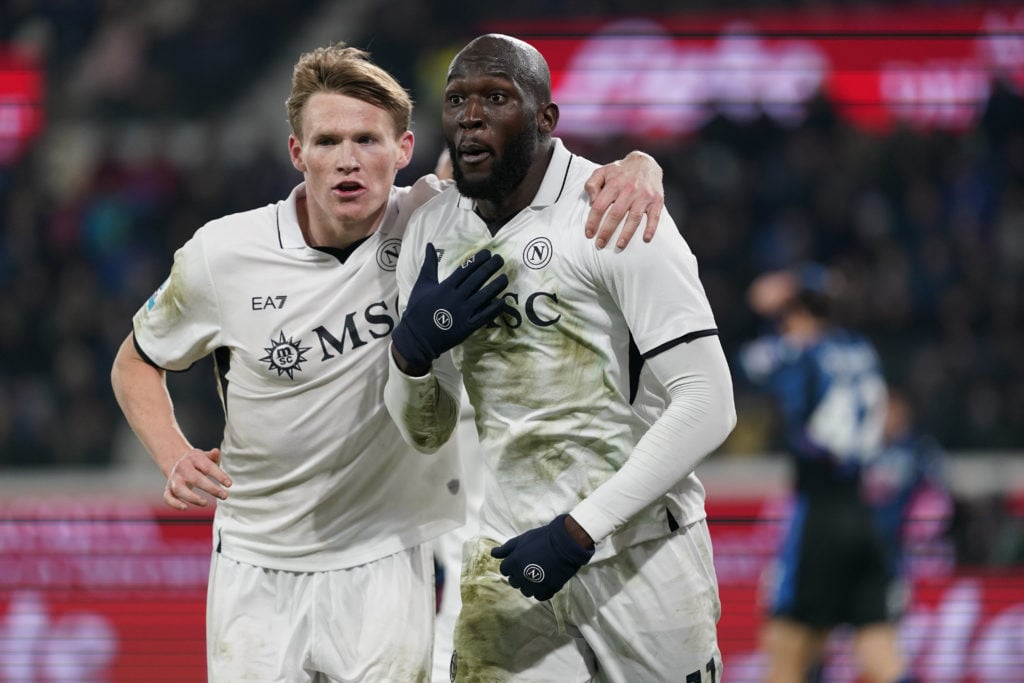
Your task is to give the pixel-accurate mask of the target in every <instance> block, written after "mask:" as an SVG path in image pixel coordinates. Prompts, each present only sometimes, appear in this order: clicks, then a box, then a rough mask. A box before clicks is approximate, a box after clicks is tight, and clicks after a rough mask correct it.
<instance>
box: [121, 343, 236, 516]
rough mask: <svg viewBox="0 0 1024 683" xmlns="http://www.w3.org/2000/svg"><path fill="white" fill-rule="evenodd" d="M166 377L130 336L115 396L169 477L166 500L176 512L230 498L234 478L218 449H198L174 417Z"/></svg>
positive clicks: (144, 443)
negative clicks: (226, 469)
mask: <svg viewBox="0 0 1024 683" xmlns="http://www.w3.org/2000/svg"><path fill="white" fill-rule="evenodd" d="M165 375H166V373H165V372H163V371H162V370H159V369H158V368H155V367H153V366H152V365H150V364H149V363H147V362H146V361H145V359H143V358H142V356H140V355H139V352H138V351H137V350H136V349H135V342H134V337H133V335H132V334H129V335H128V337H127V338H126V339H125V340H124V342H122V344H121V348H120V349H118V352H117V356H116V358H115V359H114V365H113V368H112V369H111V371H110V383H111V386H112V387H113V389H114V397H115V398H116V399H117V403H118V405H119V406H121V411H122V412H123V413H124V416H125V418H126V419H127V420H128V424H129V425H130V426H131V428H132V431H133V432H135V434H136V436H138V438H139V440H140V441H141V442H142V445H143V446H145V447H146V450H147V451H149V454H150V455H151V456H152V458H153V460H154V461H155V462H156V464H157V466H158V467H159V468H160V471H161V472H163V473H164V476H166V477H167V485H166V487H165V488H164V495H163V499H164V502H165V503H166V504H167V505H168V506H170V507H172V508H175V509H177V510H187V509H188V507H189V505H197V506H199V507H205V506H206V505H207V502H208V498H207V497H206V496H204V495H203V494H202V493H201V492H205V493H208V494H209V495H211V496H215V497H217V498H227V496H228V492H227V487H229V486H231V479H230V478H229V477H228V475H227V474H226V473H225V472H224V470H222V469H221V468H220V465H219V461H220V450H219V449H217V448H214V449H212V450H208V451H204V450H202V449H199V448H194V447H193V446H192V445H191V444H190V443H189V442H188V439H186V438H185V435H184V434H183V433H182V431H181V428H180V427H179V425H178V422H177V420H176V419H175V417H174V406H173V404H172V402H171V397H170V394H169V393H168V392H167V384H166V381H165Z"/></svg>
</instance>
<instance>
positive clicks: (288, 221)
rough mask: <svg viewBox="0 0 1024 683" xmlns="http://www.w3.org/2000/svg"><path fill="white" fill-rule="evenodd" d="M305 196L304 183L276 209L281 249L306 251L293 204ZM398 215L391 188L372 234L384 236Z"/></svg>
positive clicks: (393, 191)
mask: <svg viewBox="0 0 1024 683" xmlns="http://www.w3.org/2000/svg"><path fill="white" fill-rule="evenodd" d="M305 196H306V183H305V182H301V183H299V184H298V185H296V186H295V187H294V188H293V189H292V191H291V194H289V195H288V198H287V199H285V200H284V202H282V203H281V204H279V205H278V207H277V237H278V240H279V241H280V243H281V248H282V249H306V248H307V247H308V246H309V245H307V244H306V238H305V237H303V236H302V228H300V227H299V212H298V209H296V208H295V204H296V202H297V201H298V199H299V197H305ZM397 215H398V202H396V201H395V188H394V187H392V188H391V194H390V195H389V196H388V205H387V208H385V209H384V216H383V217H382V218H381V223H380V226H378V228H377V230H375V231H374V232H373V233H372V234H374V235H376V234H381V235H386V234H387V233H388V232H389V231H390V230H391V226H393V225H394V223H395V217H396V216H397Z"/></svg>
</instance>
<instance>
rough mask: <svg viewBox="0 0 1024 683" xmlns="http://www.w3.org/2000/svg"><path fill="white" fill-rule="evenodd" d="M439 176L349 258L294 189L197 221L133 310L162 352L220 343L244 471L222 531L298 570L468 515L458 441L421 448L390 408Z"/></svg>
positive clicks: (232, 437)
mask: <svg viewBox="0 0 1024 683" xmlns="http://www.w3.org/2000/svg"><path fill="white" fill-rule="evenodd" d="M443 187H444V184H443V183H441V182H440V181H438V180H437V179H436V178H435V177H434V176H428V177H427V178H425V179H421V180H420V181H418V182H417V183H416V185H414V186H413V187H411V188H394V189H392V192H391V198H390V201H389V203H388V207H387V212H386V216H385V218H384V219H383V222H382V225H381V227H380V228H379V229H378V230H377V231H376V232H375V233H374V234H373V235H371V236H370V237H369V238H367V239H366V241H365V242H363V243H362V244H361V245H359V246H358V247H357V248H356V249H355V250H354V251H353V252H352V253H351V254H350V255H349V257H348V258H347V259H346V260H345V262H344V263H341V262H340V261H339V260H338V259H337V258H335V257H334V256H332V255H329V254H327V253H325V252H323V251H319V250H317V249H313V248H311V247H309V246H307V245H306V242H305V240H304V239H303V237H302V233H301V231H300V229H299V223H298V219H297V216H296V208H295V200H296V197H297V196H298V195H299V193H302V192H304V191H305V189H304V186H303V185H299V186H298V187H296V188H295V190H293V191H292V193H291V195H290V196H289V197H288V198H287V199H286V200H284V201H281V202H278V203H276V204H271V205H268V206H265V207H263V208H259V209H255V210H252V211H247V212H244V213H239V214H234V215H230V216H226V217H224V218H221V219H219V220H215V221H212V222H210V223H208V224H207V225H205V226H203V227H202V228H200V229H199V230H198V231H197V232H196V234H195V235H194V236H193V237H192V239H190V240H189V241H188V242H187V243H186V244H185V245H184V246H183V247H182V248H181V249H179V250H178V252H177V253H176V254H175V257H174V265H173V268H172V270H171V274H170V277H169V278H168V279H167V281H166V282H164V284H163V285H161V287H160V288H159V289H158V290H157V292H156V293H155V294H154V295H153V296H152V298H150V300H149V301H148V302H147V303H146V304H145V305H144V306H143V307H142V308H141V309H140V310H139V312H138V313H137V314H136V315H135V318H134V330H135V339H136V343H137V345H138V347H139V349H140V350H141V352H143V353H144V354H145V355H146V356H147V357H148V358H149V359H150V360H151V361H152V362H153V363H154V364H155V365H157V366H159V367H161V368H165V369H167V370H185V369H187V368H188V367H189V366H190V365H192V363H194V362H195V361H196V360H198V359H199V358H201V357H203V356H206V355H207V354H211V353H212V354H214V359H215V361H216V367H217V374H218V380H219V383H218V389H219V391H220V396H221V400H222V402H223V404H224V410H225V414H226V418H227V419H226V426H225V431H224V440H223V443H222V444H221V458H222V467H223V468H224V470H225V471H226V472H227V474H228V475H230V476H231V478H232V480H233V482H234V483H233V485H232V487H231V488H230V489H229V497H228V498H227V500H224V501H220V502H219V503H218V505H217V511H216V515H215V519H214V543H215V545H216V546H219V547H220V550H221V552H222V553H223V554H224V555H225V556H227V557H229V558H231V559H234V560H236V561H239V562H246V563H250V564H254V565H257V566H261V567H267V568H272V569H282V570H289V571H322V570H332V569H340V568H346V567H351V566H356V565H359V564H363V563H366V562H369V561H372V560H375V559H378V558H380V557H384V556H386V555H389V554H391V553H394V552H397V551H399V550H402V549H405V548H409V547H411V546H414V545H417V544H419V543H422V542H423V541H425V540H428V539H430V538H432V537H434V536H437V535H439V534H441V533H443V532H445V531H448V530H450V529H452V528H455V527H457V526H458V525H459V524H460V523H462V520H463V514H464V504H465V503H464V495H463V492H462V491H461V490H460V483H459V479H458V463H457V460H456V458H454V457H451V456H452V455H453V453H452V452H451V450H450V449H446V450H443V451H442V452H441V453H438V454H436V455H433V456H431V455H423V454H419V453H416V452H415V451H413V450H412V449H411V448H410V447H408V446H407V445H406V444H405V442H404V441H403V440H402V437H401V435H400V434H399V432H398V429H397V428H396V427H395V425H394V423H393V422H392V420H391V418H390V416H389V415H388V413H387V410H386V409H385V406H384V402H383V390H384V384H385V381H386V380H387V370H388V360H387V358H388V357H387V354H388V352H389V346H390V332H391V330H392V328H393V327H394V325H395V324H396V323H397V321H398V315H397V312H396V308H397V296H398V287H397V284H396V280H395V272H394V271H395V266H396V263H397V260H398V253H399V248H400V246H401V243H402V237H403V233H404V231H405V225H406V222H407V221H408V219H409V216H410V215H411V213H412V211H413V209H414V208H416V207H417V206H419V205H420V204H422V203H423V202H424V201H426V200H427V199H428V198H430V197H433V196H435V195H437V193H438V192H440V191H441V189H442V188H443Z"/></svg>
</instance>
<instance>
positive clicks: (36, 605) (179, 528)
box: [0, 496, 1024, 683]
mask: <svg viewBox="0 0 1024 683" xmlns="http://www.w3.org/2000/svg"><path fill="white" fill-rule="evenodd" d="M708 505H709V507H708V512H709V520H710V527H711V532H712V537H713V539H714V543H715V564H716V568H717V571H718V576H719V582H720V586H721V592H722V604H723V615H722V620H721V622H720V624H719V637H720V641H721V647H722V652H723V656H724V659H725V671H726V678H725V680H728V681H730V683H753V682H755V681H760V680H762V674H763V660H762V658H761V656H760V654H759V653H758V651H757V632H758V629H759V628H760V625H761V623H762V616H761V610H760V609H759V607H758V590H757V589H758V582H759V579H760V576H761V571H762V569H763V567H764V564H765V562H766V561H767V560H768V558H770V557H771V555H772V552H773V551H774V547H775V540H776V538H777V534H778V530H779V520H780V519H781V517H782V515H783V514H784V513H785V501H784V500H779V499H772V498H768V499H765V498H738V499H728V498H722V497H721V496H719V497H717V498H716V499H715V500H711V501H709V503H708ZM210 551H211V539H210V517H209V514H208V513H202V512H199V513H192V514H188V515H185V514H181V513H175V512H173V511H171V510H169V509H165V508H163V507H161V506H159V505H150V504H148V503H141V502H140V503H131V502H110V503H95V502H75V501H68V500H62V501H52V500H50V501H33V502H8V503H3V504H0V683H67V682H69V681H75V682H76V683H150V682H158V681H175V682H176V683H180V682H192V681H195V682H199V681H203V680H205V647H204V620H205V593H206V576H207V570H208V568H209V559H210ZM915 559H916V561H915V564H914V566H915V580H914V593H913V602H912V607H911V610H910V612H909V614H908V616H907V618H906V619H905V620H904V622H903V624H902V627H901V639H902V642H903V646H904V649H905V650H906V652H907V653H908V655H909V657H910V659H911V661H912V663H913V666H914V673H915V675H916V676H917V680H918V681H920V683H940V682H942V683H947V682H950V683H952V682H957V683H983V682H984V683H995V682H1000V683H1011V682H1014V683H1020V681H1022V680H1024V677H1022V674H1021V672H1024V574H1022V573H1021V572H1020V571H1019V570H1017V571H1013V572H1005V573H991V572H983V571H976V570H971V569H966V568H962V567H961V568H958V567H955V566H954V564H953V562H952V558H951V555H950V554H949V552H948V549H945V548H943V547H942V545H941V544H940V545H936V546H934V547H932V548H931V549H927V548H926V547H924V546H922V548H921V549H920V550H919V553H918V555H917V556H916V558H915ZM849 657H850V650H849V642H848V638H846V637H845V636H844V634H843V633H839V634H837V637H836V638H835V639H834V646H833V649H832V652H831V656H830V658H829V662H828V668H827V677H826V679H825V680H827V681H829V682H830V683H845V682H847V681H849V682H850V683H853V681H854V680H855V679H854V674H853V668H852V667H851V666H850V659H849Z"/></svg>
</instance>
